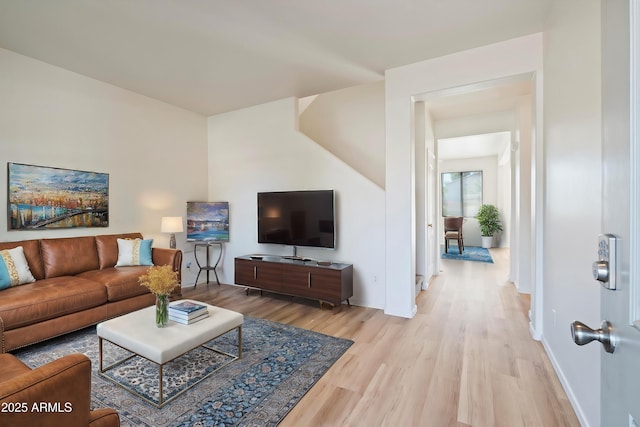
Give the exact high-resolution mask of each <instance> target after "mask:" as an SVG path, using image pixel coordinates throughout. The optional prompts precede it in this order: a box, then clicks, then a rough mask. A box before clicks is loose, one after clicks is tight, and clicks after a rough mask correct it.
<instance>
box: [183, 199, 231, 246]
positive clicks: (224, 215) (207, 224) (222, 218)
mask: <svg viewBox="0 0 640 427" xmlns="http://www.w3.org/2000/svg"><path fill="white" fill-rule="evenodd" d="M187 241H188V242H197V241H205V242H208V241H215V242H228V241H229V202H187Z"/></svg>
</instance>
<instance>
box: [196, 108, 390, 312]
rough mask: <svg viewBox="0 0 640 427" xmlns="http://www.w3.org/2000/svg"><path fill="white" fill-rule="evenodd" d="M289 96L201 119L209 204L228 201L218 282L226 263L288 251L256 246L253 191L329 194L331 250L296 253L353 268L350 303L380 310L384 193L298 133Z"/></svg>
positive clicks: (228, 270) (229, 277) (229, 270)
mask: <svg viewBox="0 0 640 427" xmlns="http://www.w3.org/2000/svg"><path fill="white" fill-rule="evenodd" d="M296 106H297V102H296V100H295V99H293V98H288V99H283V100H280V101H276V102H271V103H267V104H263V105H258V106H255V107H251V108H246V109H243V110H238V111H234V112H231V113H226V114H220V115H216V116H212V117H209V119H208V123H209V125H208V128H209V200H227V201H229V211H230V224H229V227H230V230H229V233H230V240H231V241H230V242H229V243H227V244H225V256H224V260H223V263H222V264H223V269H222V278H221V279H222V280H223V281H224V282H226V283H233V272H234V269H233V258H234V257H236V256H239V255H247V254H251V253H269V254H284V255H291V253H292V247H290V246H281V245H266V244H258V243H257V229H256V227H257V216H256V215H257V206H256V194H257V193H258V192H260V191H283V190H312V189H334V190H335V191H336V197H337V227H338V228H337V249H336V250H328V249H313V248H299V250H298V254H299V255H302V256H308V257H313V258H319V259H330V260H334V261H341V262H347V263H351V264H353V265H354V297H353V298H352V299H351V302H352V303H353V304H357V305H364V306H368V307H376V308H382V307H384V304H385V301H384V289H385V283H384V280H385V265H384V248H385V242H384V191H383V190H382V189H381V188H380V187H378V186H377V185H376V184H375V183H373V182H372V181H371V180H369V179H368V178H366V177H364V176H362V175H361V174H359V173H358V172H356V171H355V170H354V169H353V168H351V167H350V166H349V165H347V164H346V163H344V162H343V161H342V160H340V159H338V158H337V157H336V156H334V155H333V154H332V153H330V152H329V151H327V150H326V149H324V148H323V147H321V146H320V145H318V144H317V143H315V142H314V141H312V140H311V139H310V138H308V137H307V136H305V135H303V134H302V133H300V132H298V131H297V130H296V129H297V126H296V117H297V111H296Z"/></svg>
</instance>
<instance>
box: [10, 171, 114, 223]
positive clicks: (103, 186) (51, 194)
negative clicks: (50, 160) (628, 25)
mask: <svg viewBox="0 0 640 427" xmlns="http://www.w3.org/2000/svg"><path fill="white" fill-rule="evenodd" d="M7 169H8V179H7V184H8V191H7V199H8V203H7V207H8V212H7V219H8V225H7V229H8V230H9V231H11V230H38V229H56V228H75V227H108V226H109V174H106V173H99V172H87V171H79V170H72V169H60V168H54V167H47V166H34V165H25V164H21V163H8V164H7Z"/></svg>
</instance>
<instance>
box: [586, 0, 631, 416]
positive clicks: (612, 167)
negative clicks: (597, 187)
mask: <svg viewBox="0 0 640 427" xmlns="http://www.w3.org/2000/svg"><path fill="white" fill-rule="evenodd" d="M630 6H631V15H632V16H635V19H632V20H631V21H632V22H635V24H636V25H633V24H632V25H630V20H629V16H630ZM639 6H640V0H605V1H603V2H602V83H603V84H602V129H603V145H602V147H603V150H602V155H603V168H602V170H603V172H602V185H603V203H602V232H603V233H610V234H611V235H613V236H615V237H616V240H617V242H616V244H615V250H616V252H617V254H616V257H615V262H616V264H617V268H616V270H617V271H615V272H614V271H611V275H610V280H611V279H613V280H615V282H616V283H615V287H616V289H615V290H607V289H605V288H602V291H601V292H602V294H601V301H602V303H601V309H602V317H603V319H605V320H606V321H609V322H610V324H611V328H612V329H611V331H610V332H611V333H610V336H611V337H612V339H613V342H614V344H615V349H611V348H610V349H609V350H613V352H603V356H602V367H601V384H602V390H601V404H602V408H601V423H600V424H601V426H603V427H605V426H607V427H608V426H612V427H617V426H620V427H623V426H624V427H630V426H640V329H639V328H640V296H639V293H640V284H639V283H638V276H639V274H638V269H640V265H639V262H638V255H639V254H640V252H639V251H638V249H639V248H640V239H638V229H637V226H638V225H639V224H640V220H639V218H638V216H639V215H640V210H639V206H640V203H639V200H638V196H640V191H639V190H638V187H640V185H639V184H640V183H639V182H638V175H637V173H638V172H640V171H639V170H638V169H640V168H639V166H640V165H639V163H640V162H638V158H639V156H638V149H640V147H638V135H637V133H636V132H635V131H633V130H632V129H633V126H632V125H633V123H635V124H636V125H637V124H638V118H637V116H638V114H640V111H638V109H637V106H638V98H639V97H638V88H637V87H633V86H634V85H632V84H631V81H632V80H633V79H632V77H631V76H630V71H629V70H630V58H632V62H633V57H635V61H638V59H640V58H638V57H639V55H638V49H639V48H640V44H636V43H637V42H638V41H640V40H639V39H638V35H637V34H635V35H633V37H630V27H631V28H633V27H637V24H639V23H640V19H638V17H639V12H638V7H639ZM631 33H633V31H631ZM633 38H635V41H633ZM633 51H635V52H633ZM630 52H633V53H631V54H630ZM636 64H637V62H636ZM637 73H638V71H637V67H636V68H635V71H634V72H632V73H631V75H633V74H635V75H636V77H637V75H638V74H637ZM630 94H631V96H630ZM632 99H635V106H633V104H634V102H632ZM604 249H605V251H604V253H605V254H606V242H605V245H604ZM601 250H602V248H601ZM600 267H601V268H602V269H603V271H602V273H605V271H604V270H605V269H604V267H606V266H605V265H601V266H600ZM594 273H595V271H594ZM604 279H605V277H603V280H604ZM590 326H594V325H590ZM603 326H605V325H604V324H603ZM601 329H602V330H601V331H596V332H597V333H596V334H595V335H591V338H595V339H598V340H602V341H605V342H606V341H607V335H606V332H607V331H606V328H601ZM585 332H586V335H584V336H583V338H584V337H586V338H587V339H589V331H588V330H585ZM591 345H593V344H591Z"/></svg>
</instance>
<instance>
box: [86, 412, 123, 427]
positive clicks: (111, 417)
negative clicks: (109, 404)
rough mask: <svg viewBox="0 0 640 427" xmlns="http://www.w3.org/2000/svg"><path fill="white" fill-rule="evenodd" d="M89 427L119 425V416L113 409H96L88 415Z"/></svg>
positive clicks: (112, 426)
mask: <svg viewBox="0 0 640 427" xmlns="http://www.w3.org/2000/svg"><path fill="white" fill-rule="evenodd" d="M89 427H120V417H119V416H118V413H117V412H116V411H114V410H113V409H106V408H105V409H96V410H94V411H91V414H90V415H89Z"/></svg>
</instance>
